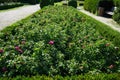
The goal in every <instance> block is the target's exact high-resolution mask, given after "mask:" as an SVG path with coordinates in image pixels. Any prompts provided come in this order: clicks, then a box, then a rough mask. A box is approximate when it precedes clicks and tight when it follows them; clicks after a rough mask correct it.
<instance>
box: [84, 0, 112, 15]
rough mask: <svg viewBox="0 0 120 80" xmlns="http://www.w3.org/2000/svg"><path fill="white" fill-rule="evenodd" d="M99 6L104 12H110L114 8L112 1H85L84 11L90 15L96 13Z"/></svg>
mask: <svg viewBox="0 0 120 80" xmlns="http://www.w3.org/2000/svg"><path fill="white" fill-rule="evenodd" d="M91 4H92V5H91ZM99 6H100V7H103V8H104V10H105V11H110V10H111V9H112V7H113V6H114V4H113V0H85V3H84V9H85V10H88V11H90V12H92V13H96V12H97V11H98V7H99Z"/></svg>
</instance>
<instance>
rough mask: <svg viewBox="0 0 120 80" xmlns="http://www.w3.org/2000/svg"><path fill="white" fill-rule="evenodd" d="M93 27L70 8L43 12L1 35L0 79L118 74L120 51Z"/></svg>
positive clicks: (49, 7) (60, 7)
mask: <svg viewBox="0 0 120 80" xmlns="http://www.w3.org/2000/svg"><path fill="white" fill-rule="evenodd" d="M96 27H98V23H96V21H95V22H94V21H92V20H91V18H87V17H86V16H84V15H83V14H82V13H79V11H77V10H76V9H74V8H72V7H68V6H54V7H53V6H48V7H45V8H43V9H42V10H40V11H38V12H37V13H36V14H34V15H32V16H31V17H29V18H27V19H25V20H23V21H20V22H19V23H17V24H15V25H12V26H10V27H8V28H6V29H4V30H2V31H1V32H0V44H1V45H0V76H16V75H26V76H27V75H36V74H40V75H43V74H44V75H50V76H53V75H58V74H59V75H62V76H65V75H79V74H82V73H90V74H97V73H102V72H105V73H113V72H120V69H119V68H120V52H119V47H117V46H115V45H114V44H113V43H111V42H110V41H107V40H106V39H107V38H104V37H102V36H101V35H100V33H99V32H98V31H97V29H96ZM109 35H110V34H109ZM118 40H119V39H118Z"/></svg>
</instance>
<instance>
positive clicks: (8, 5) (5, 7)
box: [0, 3, 24, 10]
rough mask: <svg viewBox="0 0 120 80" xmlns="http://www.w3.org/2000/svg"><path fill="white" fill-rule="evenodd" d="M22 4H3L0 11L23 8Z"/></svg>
mask: <svg viewBox="0 0 120 80" xmlns="http://www.w3.org/2000/svg"><path fill="white" fill-rule="evenodd" d="M23 5H24V4H23V3H8V4H5V5H4V4H3V5H0V10H6V9H10V8H15V7H20V6H23Z"/></svg>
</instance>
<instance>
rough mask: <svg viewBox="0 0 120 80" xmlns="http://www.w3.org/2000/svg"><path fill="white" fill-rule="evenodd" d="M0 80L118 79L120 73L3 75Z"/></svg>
mask: <svg viewBox="0 0 120 80" xmlns="http://www.w3.org/2000/svg"><path fill="white" fill-rule="evenodd" d="M0 80H120V74H105V73H103V74H84V75H76V76H65V77H63V76H59V75H57V76H52V77H51V76H45V75H42V76H40V75H36V76H31V77H26V76H16V77H13V78H11V77H9V78H7V77H4V78H0Z"/></svg>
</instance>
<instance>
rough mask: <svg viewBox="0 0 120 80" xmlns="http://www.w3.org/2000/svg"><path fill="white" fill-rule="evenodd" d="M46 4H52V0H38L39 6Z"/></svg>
mask: <svg viewBox="0 0 120 80" xmlns="http://www.w3.org/2000/svg"><path fill="white" fill-rule="evenodd" d="M48 5H54V0H40V7H41V8H43V7H45V6H48Z"/></svg>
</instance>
